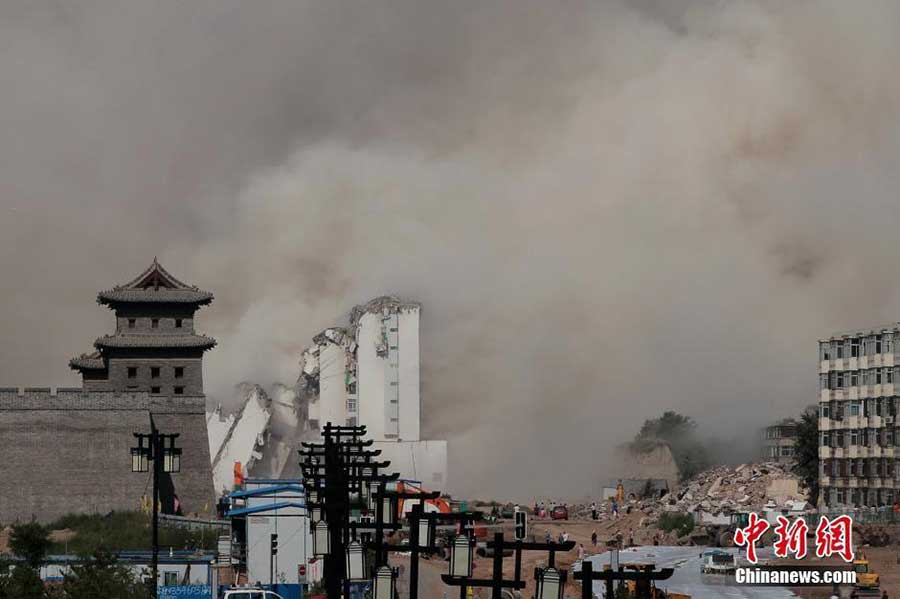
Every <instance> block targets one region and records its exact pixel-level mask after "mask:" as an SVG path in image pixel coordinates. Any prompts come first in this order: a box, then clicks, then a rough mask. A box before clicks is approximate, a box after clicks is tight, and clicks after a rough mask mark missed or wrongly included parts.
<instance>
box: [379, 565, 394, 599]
mask: <svg viewBox="0 0 900 599" xmlns="http://www.w3.org/2000/svg"><path fill="white" fill-rule="evenodd" d="M396 592H397V571H396V570H394V569H393V568H390V567H388V566H381V567H380V568H378V571H377V572H376V573H375V599H394V595H395V594H396Z"/></svg>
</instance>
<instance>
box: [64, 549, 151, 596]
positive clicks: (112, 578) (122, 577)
mask: <svg viewBox="0 0 900 599" xmlns="http://www.w3.org/2000/svg"><path fill="white" fill-rule="evenodd" d="M62 590H63V596H64V597H65V599H96V598H98V597H103V598H104V599H146V598H148V597H149V596H150V594H149V593H148V591H147V588H146V587H145V586H144V584H143V583H142V582H141V581H140V580H138V577H137V576H135V574H134V572H133V571H132V570H131V568H130V567H128V565H126V564H123V563H120V562H118V561H117V560H116V558H115V556H113V555H112V554H111V553H109V552H108V551H106V550H104V549H98V550H97V551H95V552H94V554H93V555H92V556H91V557H90V558H88V559H86V560H84V561H83V562H82V563H81V564H79V565H77V566H72V568H71V571H70V573H69V574H66V575H65V577H64V579H63V585H62Z"/></svg>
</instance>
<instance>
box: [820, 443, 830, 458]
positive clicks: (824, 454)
mask: <svg viewBox="0 0 900 599" xmlns="http://www.w3.org/2000/svg"><path fill="white" fill-rule="evenodd" d="M830 457H831V448H830V447H827V446H821V447H819V459H820V460H827V459H829V458H830Z"/></svg>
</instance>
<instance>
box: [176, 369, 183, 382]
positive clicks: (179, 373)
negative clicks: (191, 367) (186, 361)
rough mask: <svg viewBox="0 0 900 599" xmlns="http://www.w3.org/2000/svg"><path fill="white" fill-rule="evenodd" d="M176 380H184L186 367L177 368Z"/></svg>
mask: <svg viewBox="0 0 900 599" xmlns="http://www.w3.org/2000/svg"><path fill="white" fill-rule="evenodd" d="M175 378H176V379H183V378H184V366H176V367H175Z"/></svg>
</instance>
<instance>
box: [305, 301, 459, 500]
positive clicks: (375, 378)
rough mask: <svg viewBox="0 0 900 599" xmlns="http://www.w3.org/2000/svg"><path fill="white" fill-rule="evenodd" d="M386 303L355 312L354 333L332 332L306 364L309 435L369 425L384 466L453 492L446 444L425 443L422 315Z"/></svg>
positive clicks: (413, 307)
mask: <svg viewBox="0 0 900 599" xmlns="http://www.w3.org/2000/svg"><path fill="white" fill-rule="evenodd" d="M420 310H421V307H420V306H419V304H417V303H414V302H406V301H402V300H400V299H398V298H395V297H390V296H384V297H379V298H376V299H373V300H371V301H370V302H368V303H366V304H363V305H360V306H356V307H355V308H354V309H353V311H352V312H351V314H350V326H349V327H347V328H338V327H333V328H329V329H325V330H324V331H322V333H320V334H319V335H316V336H315V337H314V338H313V345H311V346H310V347H308V348H307V349H306V350H305V351H304V352H303V355H302V357H301V360H300V378H299V380H298V398H299V399H300V402H301V404H305V405H306V409H307V418H308V420H307V422H308V427H309V429H310V430H312V431H316V430H318V429H320V428H321V427H322V426H324V425H325V423H327V422H331V423H333V424H347V425H365V426H366V429H367V436H368V437H369V438H371V439H373V440H374V441H375V444H374V447H373V448H374V449H380V450H381V451H382V453H381V458H382V459H387V460H390V461H391V464H392V466H391V467H392V469H394V470H396V471H397V472H400V474H401V476H402V477H404V478H407V479H412V480H417V481H420V482H421V484H422V485H423V486H425V488H428V489H438V490H440V489H443V488H444V487H445V486H446V484H447V442H446V441H430V440H422V439H421V433H420V422H421V398H420V394H419V313H420Z"/></svg>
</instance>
